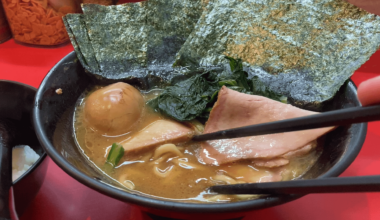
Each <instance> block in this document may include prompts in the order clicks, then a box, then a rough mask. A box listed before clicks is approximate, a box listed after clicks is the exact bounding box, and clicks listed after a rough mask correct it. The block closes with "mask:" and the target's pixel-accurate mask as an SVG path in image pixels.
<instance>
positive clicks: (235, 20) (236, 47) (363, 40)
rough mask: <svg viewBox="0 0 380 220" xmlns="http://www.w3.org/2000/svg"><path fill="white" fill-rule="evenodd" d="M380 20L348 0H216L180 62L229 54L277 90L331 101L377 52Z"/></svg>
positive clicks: (206, 61)
mask: <svg viewBox="0 0 380 220" xmlns="http://www.w3.org/2000/svg"><path fill="white" fill-rule="evenodd" d="M379 45H380V18H379V17H378V16H375V15H372V14H369V13H367V12H365V11H363V10H361V9H359V8H357V7H356V6H353V5H350V4H349V3H346V2H344V1H342V0H308V1H301V0H284V1H274V0H245V1H241V0H214V1H211V2H210V3H209V4H208V6H207V8H206V10H205V11H204V12H203V14H202V16H201V18H200V19H199V21H198V23H197V25H196V27H195V29H194V31H193V32H192V33H191V35H190V36H189V37H188V39H187V41H186V42H185V44H184V45H183V47H182V48H181V50H180V51H179V53H178V55H177V60H176V63H175V65H177V66H178V65H182V66H193V65H195V66H198V65H199V66H210V65H217V64H219V63H223V62H225V61H224V58H223V57H224V55H227V56H232V57H234V58H241V59H242V60H243V61H245V65H246V70H247V71H248V72H249V74H251V75H257V76H259V78H260V79H261V80H262V81H264V82H265V83H266V84H267V85H268V86H269V87H270V88H271V89H272V90H274V91H276V92H278V93H282V94H284V95H285V96H290V97H292V98H293V99H295V100H300V101H304V102H321V101H325V100H328V99H330V98H331V97H332V96H333V95H334V94H335V93H336V91H337V90H338V89H339V88H340V86H341V85H342V84H343V83H344V82H345V81H346V80H347V79H348V78H349V77H350V76H351V75H352V74H353V72H354V71H355V70H356V69H358V68H359V67H360V66H361V65H362V64H363V63H364V62H365V61H366V60H368V59H369V57H370V56H371V55H372V54H373V53H374V52H375V51H376V50H377V49H378V47H379Z"/></svg>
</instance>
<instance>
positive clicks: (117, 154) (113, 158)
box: [105, 143, 124, 170]
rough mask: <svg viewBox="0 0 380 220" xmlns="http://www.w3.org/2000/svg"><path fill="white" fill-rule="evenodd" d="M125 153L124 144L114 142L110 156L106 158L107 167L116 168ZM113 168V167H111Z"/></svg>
mask: <svg viewBox="0 0 380 220" xmlns="http://www.w3.org/2000/svg"><path fill="white" fill-rule="evenodd" d="M123 155H124V148H123V145H121V144H118V143H113V144H112V147H111V150H110V152H109V153H108V157H107V160H106V164H105V166H106V169H107V170H109V169H110V168H115V167H116V165H117V164H118V163H119V161H120V159H121V158H122V157H123ZM111 170H112V169H111Z"/></svg>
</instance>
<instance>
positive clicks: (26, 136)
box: [0, 80, 48, 216]
mask: <svg viewBox="0 0 380 220" xmlns="http://www.w3.org/2000/svg"><path fill="white" fill-rule="evenodd" d="M36 91H37V90H36V89H35V88H33V87H31V86H29V85H25V84H22V83H18V82H12V81H5V80H0V118H2V119H5V120H7V121H9V122H10V123H12V125H14V126H13V128H14V129H11V130H8V132H14V133H15V134H12V136H14V141H13V143H12V144H13V145H12V146H15V145H29V146H30V147H31V148H32V149H33V150H34V151H35V152H36V153H37V154H38V155H39V156H40V158H39V159H38V160H37V161H36V162H35V163H34V164H33V165H32V167H31V168H30V169H29V170H27V171H26V172H25V173H24V174H23V175H21V176H20V177H19V178H18V179H16V180H15V181H14V182H13V196H14V203H15V208H16V212H17V214H18V215H19V216H21V215H22V214H23V213H24V211H25V210H26V208H27V207H28V205H29V204H30V202H31V201H32V200H33V199H34V197H35V196H36V195H37V193H38V191H39V189H40V188H41V185H42V183H43V181H44V179H45V175H46V171H47V167H48V160H46V153H45V151H44V150H43V148H42V147H41V145H40V143H39V141H38V139H37V136H36V134H35V132H34V128H33V125H32V110H33V106H34V96H35V94H36ZM11 156H12V155H8V157H7V158H1V160H4V159H5V160H9V161H10V160H11V159H12V157H11ZM3 162H4V161H2V163H3ZM2 180H3V179H2ZM12 208H14V207H12ZM12 211H14V210H12Z"/></svg>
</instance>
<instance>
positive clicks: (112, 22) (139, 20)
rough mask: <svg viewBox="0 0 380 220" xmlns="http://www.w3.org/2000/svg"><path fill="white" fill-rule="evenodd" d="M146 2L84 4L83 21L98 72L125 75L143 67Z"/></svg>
mask: <svg viewBox="0 0 380 220" xmlns="http://www.w3.org/2000/svg"><path fill="white" fill-rule="evenodd" d="M144 5H145V2H141V3H129V4H125V5H117V6H114V5H113V6H102V5H97V4H83V5H82V9H83V14H84V20H85V24H86V27H87V31H88V36H89V38H90V41H91V44H92V47H93V49H94V52H95V57H96V60H97V61H98V63H99V66H100V71H101V72H104V73H108V72H110V73H112V72H115V73H119V72H128V71H130V70H133V69H135V68H139V67H142V66H145V65H146V51H147V44H146V42H147V41H148V38H147V37H148V36H147V34H146V33H147V30H146V25H145V23H146V14H145V8H144Z"/></svg>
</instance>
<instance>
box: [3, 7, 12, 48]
mask: <svg viewBox="0 0 380 220" xmlns="http://www.w3.org/2000/svg"><path fill="white" fill-rule="evenodd" d="M11 37H12V34H11V30H10V29H9V26H8V22H7V19H6V18H5V14H4V11H3V6H2V4H1V2H0V43H3V42H5V41H7V40H9V39H10V38H11Z"/></svg>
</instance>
